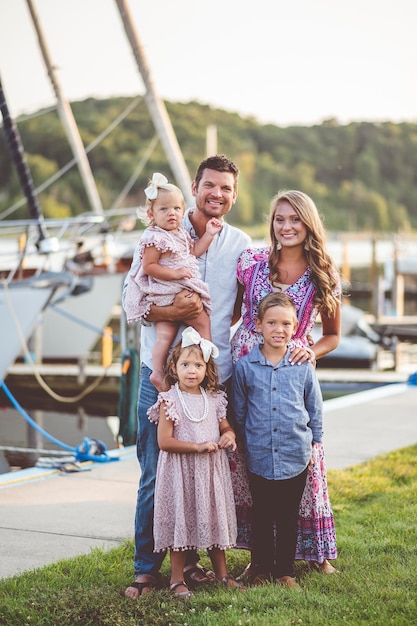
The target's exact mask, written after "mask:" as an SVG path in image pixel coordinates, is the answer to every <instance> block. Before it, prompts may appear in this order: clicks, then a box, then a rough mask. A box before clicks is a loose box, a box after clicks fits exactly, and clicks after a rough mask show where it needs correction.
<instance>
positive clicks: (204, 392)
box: [175, 383, 208, 422]
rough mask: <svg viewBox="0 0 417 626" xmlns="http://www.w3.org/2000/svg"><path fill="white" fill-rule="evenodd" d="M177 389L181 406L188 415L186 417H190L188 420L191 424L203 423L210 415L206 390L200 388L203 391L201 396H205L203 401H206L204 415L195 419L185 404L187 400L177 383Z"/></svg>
mask: <svg viewBox="0 0 417 626" xmlns="http://www.w3.org/2000/svg"><path fill="white" fill-rule="evenodd" d="M175 389H176V392H177V395H178V399H179V401H180V404H181V406H182V409H183V411H184V413H185V415H186V417H188V419H189V420H190V421H191V422H202V421H203V420H204V419H206V417H207V415H208V399H207V394H206V390H205V389H204V388H203V387H200V388H199V389H200V391H201V395H202V396H203V400H204V409H203V415H202V416H201V417H197V418H196V417H193V416H192V415H191V413H190V410H189V408H188V407H187V405H186V404H185V398H184V396H183V394H182V391H181V389H180V387H179V385H178V383H175Z"/></svg>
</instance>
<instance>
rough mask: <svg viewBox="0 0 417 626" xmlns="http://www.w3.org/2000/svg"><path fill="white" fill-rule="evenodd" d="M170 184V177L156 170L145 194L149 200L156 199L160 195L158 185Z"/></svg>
mask: <svg viewBox="0 0 417 626" xmlns="http://www.w3.org/2000/svg"><path fill="white" fill-rule="evenodd" d="M167 184H168V178H166V176H164V175H163V174H159V173H158V172H156V173H155V174H154V175H153V176H152V180H151V182H150V183H149V185H148V186H147V187H146V189H145V196H146V197H147V198H148V200H155V198H157V197H158V187H162V186H163V185H167Z"/></svg>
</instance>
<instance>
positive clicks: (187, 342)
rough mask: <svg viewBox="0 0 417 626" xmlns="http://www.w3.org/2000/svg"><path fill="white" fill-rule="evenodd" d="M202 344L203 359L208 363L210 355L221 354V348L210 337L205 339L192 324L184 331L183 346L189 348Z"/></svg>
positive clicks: (214, 356) (216, 355)
mask: <svg viewBox="0 0 417 626" xmlns="http://www.w3.org/2000/svg"><path fill="white" fill-rule="evenodd" d="M193 345H194V346H200V348H201V352H202V353H203V359H204V361H205V362H206V363H207V362H208V360H209V358H210V356H213V358H216V357H218V356H219V349H218V348H217V346H215V345H214V343H212V342H211V341H209V340H208V339H203V337H201V336H200V334H199V333H198V332H197V331H196V329H195V328H193V327H192V326H188V328H186V329H185V330H184V332H183V333H182V343H181V347H182V348H187V347H188V346H193Z"/></svg>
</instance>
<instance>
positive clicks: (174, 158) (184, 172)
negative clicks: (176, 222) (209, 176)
mask: <svg viewBox="0 0 417 626" xmlns="http://www.w3.org/2000/svg"><path fill="white" fill-rule="evenodd" d="M116 4H117V7H118V9H119V12H120V15H121V18H122V21H123V26H124V29H125V31H126V35H127V37H128V39H129V42H130V45H131V47H132V51H133V56H134V57H135V60H136V63H137V66H138V68H139V72H140V73H141V76H142V79H143V82H144V84H145V88H146V95H145V100H146V104H147V105H148V109H149V113H150V115H151V117H152V120H153V123H154V126H155V129H156V131H157V133H158V135H159V137H160V140H161V142H162V145H163V147H164V150H165V153H166V155H167V158H168V161H169V163H170V166H171V169H172V172H173V174H174V177H175V179H176V181H177V184H178V186H179V187H180V188H181V189H182V192H183V194H184V198H185V200H186V203H187V206H194V198H193V195H192V193H191V178H190V174H189V171H188V168H187V166H186V164H185V161H184V157H183V154H182V152H181V149H180V147H179V144H178V141H177V138H176V135H175V132H174V129H173V128H172V124H171V120H170V119H169V116H168V113H167V110H166V107H165V104H164V102H163V100H162V99H161V98H160V97H159V96H158V95H157V93H156V90H155V87H154V84H153V80H152V77H151V72H150V69H149V65H148V62H147V60H146V57H145V53H144V50H143V47H142V44H141V41H140V39H139V36H138V34H137V32H136V29H135V26H134V24H133V20H132V17H131V14H130V10H129V7H128V1H127V0H116Z"/></svg>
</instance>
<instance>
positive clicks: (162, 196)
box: [125, 173, 221, 391]
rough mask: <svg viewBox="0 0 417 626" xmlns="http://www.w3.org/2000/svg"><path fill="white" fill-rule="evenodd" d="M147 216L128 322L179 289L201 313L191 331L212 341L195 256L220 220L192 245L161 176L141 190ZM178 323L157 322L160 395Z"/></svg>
mask: <svg viewBox="0 0 417 626" xmlns="http://www.w3.org/2000/svg"><path fill="white" fill-rule="evenodd" d="M145 195H146V199H147V200H146V212H147V217H148V219H149V220H150V226H149V227H148V228H147V229H146V230H145V232H144V233H143V235H142V237H141V239H140V241H139V244H138V246H137V248H136V250H135V257H139V265H138V271H137V273H136V274H135V275H131V276H129V283H128V286H127V292H126V303H125V310H126V316H127V322H128V323H129V324H131V323H133V322H135V321H137V320H139V319H141V318H146V316H147V314H148V313H149V310H150V308H151V305H152V304H155V305H157V306H167V305H169V304H172V302H173V301H174V298H175V295H176V294H177V293H179V292H180V291H182V290H183V289H189V290H190V292H193V291H195V292H197V293H198V294H199V295H200V297H201V300H202V303H203V306H204V309H203V311H202V312H201V313H200V315H199V316H197V317H195V318H194V319H193V320H192V325H193V327H194V328H195V329H196V330H198V332H199V333H200V334H201V335H202V337H204V338H205V339H211V332H210V318H209V315H210V312H211V302H210V296H209V292H208V288H207V285H206V283H204V282H203V281H202V280H201V277H200V272H199V269H198V261H197V258H196V257H199V256H201V255H202V254H204V252H206V251H207V249H208V248H209V246H210V244H211V242H212V241H213V238H214V236H215V234H216V233H218V232H219V230H220V229H221V223H220V222H219V220H217V219H215V218H213V219H211V220H209V222H208V224H207V228H206V232H205V234H204V235H203V236H202V237H201V239H199V240H198V241H196V242H194V241H193V240H192V239H191V237H190V235H189V234H188V232H187V231H186V230H185V228H184V227H183V226H182V224H181V222H182V218H183V217H184V211H185V203H184V197H183V195H182V192H181V190H180V189H179V188H178V187H176V186H175V185H172V184H170V183H168V180H167V179H166V178H165V176H163V174H158V173H156V174H154V175H153V177H152V181H151V182H150V184H149V185H148V187H147V188H146V189H145ZM179 324H180V323H179V322H167V321H164V322H156V335H157V339H156V342H155V344H154V348H153V350H152V362H153V371H152V374H151V376H150V380H151V382H152V384H153V385H154V386H155V387H156V388H157V389H158V391H162V381H163V371H164V366H165V363H166V359H167V356H168V351H169V349H170V347H171V345H172V342H173V341H174V339H175V335H176V333H177V330H178V326H179Z"/></svg>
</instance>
